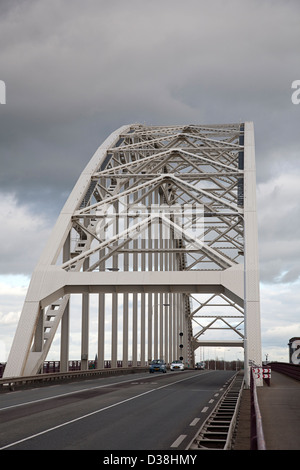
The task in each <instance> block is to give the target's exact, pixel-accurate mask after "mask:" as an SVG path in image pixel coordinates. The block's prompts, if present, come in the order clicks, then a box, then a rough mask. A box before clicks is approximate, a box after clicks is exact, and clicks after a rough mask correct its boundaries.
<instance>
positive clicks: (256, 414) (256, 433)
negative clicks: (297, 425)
mask: <svg viewBox="0 0 300 470" xmlns="http://www.w3.org/2000/svg"><path fill="white" fill-rule="evenodd" d="M250 393H251V450H266V444H265V438H264V433H263V426H262V418H261V413H260V409H259V404H258V399H257V390H256V379H255V377H254V373H253V370H252V368H251V374H250Z"/></svg>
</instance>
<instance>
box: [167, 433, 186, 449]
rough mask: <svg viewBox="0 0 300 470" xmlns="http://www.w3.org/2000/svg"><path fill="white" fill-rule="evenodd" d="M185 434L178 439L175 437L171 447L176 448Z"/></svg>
mask: <svg viewBox="0 0 300 470" xmlns="http://www.w3.org/2000/svg"><path fill="white" fill-rule="evenodd" d="M186 436H187V435H186V434H181V435H180V436H179V437H177V439H176V441H174V442H173V444H172V445H171V447H178V446H179V445H180V444H181V443H182V441H183V440H184V439H185V438H186Z"/></svg>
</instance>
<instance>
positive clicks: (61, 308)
mask: <svg viewBox="0 0 300 470" xmlns="http://www.w3.org/2000/svg"><path fill="white" fill-rule="evenodd" d="M255 191H256V183H255V152H254V131H253V124H252V123H251V122H246V123H242V124H241V123H239V124H226V125H181V126H179V125H178V126H144V125H139V124H134V125H129V126H124V127H122V128H120V129H118V130H117V131H115V132H114V133H113V134H111V136H110V137H109V138H108V139H107V140H106V141H105V142H104V143H103V144H102V145H101V146H100V147H99V148H98V150H97V151H96V153H95V154H94V156H93V157H92V159H91V161H90V162H89V164H88V165H87V166H86V168H85V170H84V171H83V172H82V174H81V176H80V178H79V180H78V182H77V184H76V185H75V187H74V189H73V191H72V193H71V194H70V196H69V198H68V200H67V202H66V204H65V206H64V208H63V210H62V211H61V214H60V216H59V218H58V220H57V223H56V225H55V227H54V230H53V233H52V235H51V237H50V240H49V242H48V244H47V246H46V249H45V250H44V252H43V254H42V256H41V258H40V260H39V263H38V265H37V267H36V269H35V271H34V273H33V275H32V280H31V283H30V286H29V289H28V293H27V296H26V299H25V303H24V307H23V311H22V314H21V317H20V321H19V324H18V328H17V331H16V334H15V338H14V342H13V345H12V348H11V351H10V355H9V358H8V362H7V365H6V369H5V376H6V377H10V376H19V375H20V376H22V375H31V374H35V373H38V372H39V371H40V369H41V366H42V364H43V362H44V360H45V359H46V357H47V354H48V352H49V349H50V346H51V344H52V341H53V338H54V335H55V333H56V331H57V328H58V326H59V324H61V357H60V362H61V370H66V369H67V364H68V359H69V357H68V355H69V352H68V351H69V331H68V328H69V327H68V325H69V316H70V315H71V312H70V308H69V306H70V297H71V296H72V295H73V294H78V293H80V294H82V345H81V365H82V368H86V367H87V364H88V362H87V360H88V354H89V338H88V324H89V296H90V294H98V296H99V301H98V304H99V305H98V367H99V368H101V367H103V364H104V360H105V357H104V354H105V353H104V342H105V338H104V322H105V321H107V320H108V321H110V322H111V325H112V326H111V357H110V359H111V363H112V367H115V366H116V364H117V360H118V359H121V360H122V363H123V366H125V367H126V366H127V364H128V348H129V338H131V348H132V363H133V365H137V364H138V362H139V363H140V364H141V365H145V363H147V361H148V360H149V359H152V358H154V357H162V358H164V359H165V360H166V362H171V361H172V360H173V359H176V358H178V357H179V356H182V357H183V359H184V361H185V362H186V363H188V364H189V365H191V366H192V365H193V360H194V351H195V350H196V349H197V348H198V347H199V346H201V345H202V346H204V345H205V346H209V345H212V344H214V345H216V344H218V345H224V346H232V345H233V346H242V347H244V351H245V361H246V364H250V363H251V362H252V363H255V364H261V340H260V307H259V276H258V249H257V222H256V196H255ZM108 295H111V302H109V306H110V308H109V309H108V302H107V296H108ZM120 308H121V309H122V319H121V322H122V333H120V332H119V333H118V324H119V323H120ZM207 308H210V309H211V308H213V313H211V310H210V314H209V315H207V314H205V311H206V309H207ZM228 309H231V310H232V312H233V313H231V314H230V315H229V314H228ZM129 312H130V314H131V315H132V331H129V323H128V318H129ZM220 329H221V330H224V329H225V330H227V331H230V333H231V334H233V335H234V336H235V338H234V339H232V338H231V339H226V337H225V335H224V332H222V336H221V337H217V338H216V337H215V336H214V337H213V339H211V340H209V339H206V340H204V339H203V335H204V334H205V335H207V333H208V332H211V331H213V330H220ZM120 334H121V336H122V337H121V342H122V357H121V358H118V352H117V351H118V349H117V343H118V340H119V339H120ZM214 334H215V331H214ZM138 360H139V361H138Z"/></svg>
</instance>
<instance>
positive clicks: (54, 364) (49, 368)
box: [0, 360, 147, 378]
mask: <svg viewBox="0 0 300 470" xmlns="http://www.w3.org/2000/svg"><path fill="white" fill-rule="evenodd" d="M5 365H6V364H5V363H0V378H1V377H3V372H4V369H5ZM140 366H141V363H140V361H138V362H137V367H140ZM146 366H147V363H145V367H146ZM119 367H122V368H123V361H117V368H119ZM127 367H133V362H132V361H128V362H127ZM88 369H89V370H90V369H97V360H94V361H88ZM104 369H111V361H110V360H105V361H104ZM76 370H81V361H69V363H68V371H76ZM56 372H60V361H45V362H44V364H43V370H42V374H53V373H56Z"/></svg>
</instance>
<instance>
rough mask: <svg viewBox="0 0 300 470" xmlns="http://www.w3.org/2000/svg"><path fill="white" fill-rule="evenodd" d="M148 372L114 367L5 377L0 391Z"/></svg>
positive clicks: (139, 369) (144, 369)
mask: <svg viewBox="0 0 300 470" xmlns="http://www.w3.org/2000/svg"><path fill="white" fill-rule="evenodd" d="M145 371H148V367H146V366H145V367H126V368H125V367H116V368H112V367H111V368H106V369H89V370H75V371H69V372H55V373H46V374H37V375H33V376H26V377H25V376H24V377H6V378H2V379H0V391H5V390H14V389H15V387H26V386H28V385H30V386H32V384H36V385H37V386H40V385H45V384H46V383H47V382H52V381H59V380H70V379H80V378H87V377H89V378H91V377H94V378H95V377H107V376H109V375H122V374H124V375H125V374H134V373H136V372H145Z"/></svg>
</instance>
